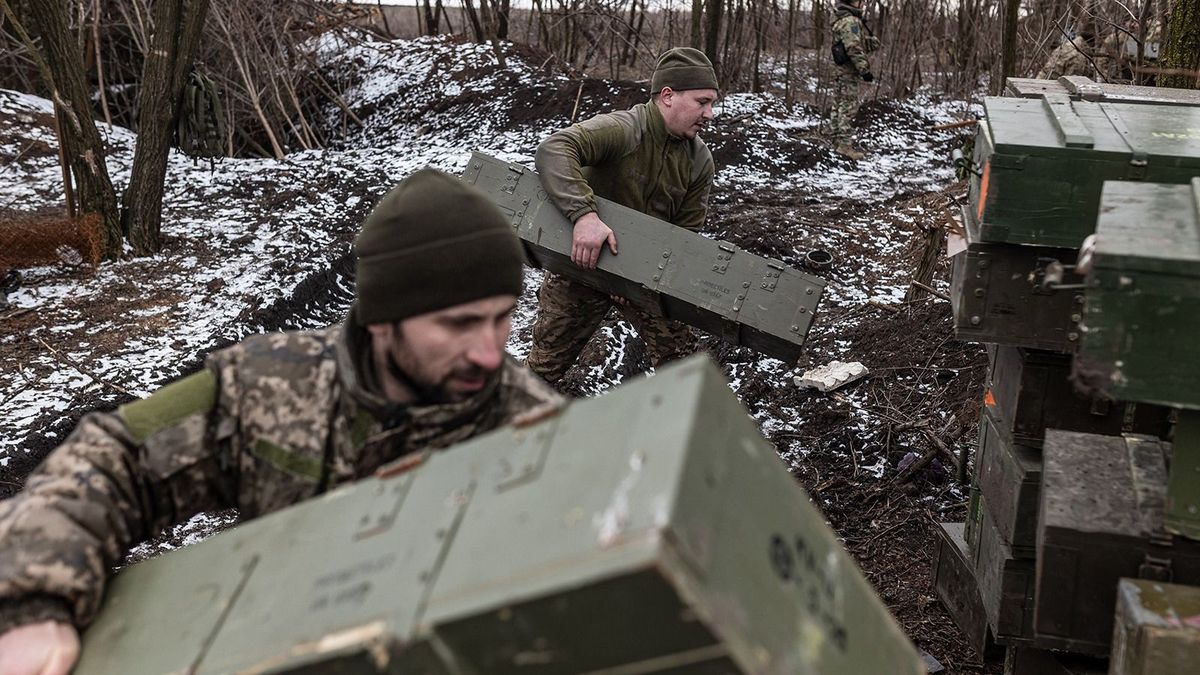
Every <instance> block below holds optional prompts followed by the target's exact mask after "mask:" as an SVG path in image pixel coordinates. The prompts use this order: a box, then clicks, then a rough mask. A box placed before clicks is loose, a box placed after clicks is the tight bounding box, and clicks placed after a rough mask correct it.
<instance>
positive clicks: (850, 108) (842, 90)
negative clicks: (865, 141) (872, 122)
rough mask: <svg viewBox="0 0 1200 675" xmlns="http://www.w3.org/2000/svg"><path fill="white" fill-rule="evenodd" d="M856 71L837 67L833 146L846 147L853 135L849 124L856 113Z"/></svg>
mask: <svg viewBox="0 0 1200 675" xmlns="http://www.w3.org/2000/svg"><path fill="white" fill-rule="evenodd" d="M858 81H859V77H858V71H856V70H854V68H852V67H850V66H839V67H838V69H837V75H836V76H835V77H834V79H833V114H832V119H831V120H830V126H832V127H833V143H834V145H838V146H840V145H848V144H849V143H850V137H851V136H852V135H853V134H854V131H853V129H852V128H851V124H852V123H853V122H854V115H855V113H857V112H858Z"/></svg>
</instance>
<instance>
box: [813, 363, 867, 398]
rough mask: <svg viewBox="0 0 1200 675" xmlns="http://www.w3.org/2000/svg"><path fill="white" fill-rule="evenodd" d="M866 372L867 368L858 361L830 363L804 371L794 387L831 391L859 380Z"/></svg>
mask: <svg viewBox="0 0 1200 675" xmlns="http://www.w3.org/2000/svg"><path fill="white" fill-rule="evenodd" d="M867 372H868V371H867V367H866V366H864V365H863V364H861V363H859V362H858V361H853V362H850V363H842V362H841V361H830V362H829V363H827V364H825V365H823V366H821V367H819V368H813V369H812V370H807V371H805V372H804V374H803V375H801V376H799V377H797V378H796V386H797V387H800V388H801V389H816V390H818V391H833V390H834V389H837V388H839V387H844V386H846V385H847V384H850V383H851V382H857V381H858V380H861V379H862V378H863V377H865V376H866V374H867Z"/></svg>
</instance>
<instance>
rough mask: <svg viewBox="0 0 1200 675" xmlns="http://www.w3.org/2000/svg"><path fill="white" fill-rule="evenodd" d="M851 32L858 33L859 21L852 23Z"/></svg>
mask: <svg viewBox="0 0 1200 675" xmlns="http://www.w3.org/2000/svg"><path fill="white" fill-rule="evenodd" d="M850 32H851V33H854V34H855V35H858V24H857V23H852V24H850Z"/></svg>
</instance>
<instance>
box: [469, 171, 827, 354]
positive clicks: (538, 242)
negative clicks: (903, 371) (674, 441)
mask: <svg viewBox="0 0 1200 675" xmlns="http://www.w3.org/2000/svg"><path fill="white" fill-rule="evenodd" d="M463 180H464V181H465V182H467V183H470V184H472V185H474V186H476V187H478V188H480V189H481V190H483V191H484V192H486V193H487V194H488V196H489V197H491V198H492V199H493V200H494V201H495V202H496V205H497V206H499V207H500V209H501V211H503V212H505V213H506V214H508V215H510V216H511V217H512V223H513V227H514V228H515V229H516V231H517V236H518V237H520V238H521V241H522V242H523V243H524V245H525V250H526V254H527V256H526V257H527V258H528V259H529V260H530V261H531V262H532V263H533V264H536V265H538V266H539V267H542V268H544V269H546V270H549V271H551V272H554V273H555V274H560V275H562V276H564V277H568V278H570V279H572V280H574V281H577V282H579V283H581V284H583V285H585V286H588V287H590V288H595V289H598V290H601V291H603V292H605V293H610V294H614V295H619V296H622V297H624V298H626V299H627V300H628V301H629V302H630V303H631V304H632V305H633V306H635V307H637V308H639V309H642V310H644V311H646V312H648V313H650V314H652V315H655V316H665V317H667V318H669V319H675V320H676V321H682V322H683V323H686V324H688V325H690V326H695V327H696V328H700V329H701V330H705V331H708V332H709V333H712V334H713V335H716V336H717V337H720V338H721V339H723V340H725V341H727V342H731V343H733V344H737V345H743V346H746V347H750V348H752V349H756V350H758V351H761V352H763V353H764V354H767V355H769V356H773V357H775V358H777V359H781V360H783V361H785V362H788V363H792V362H795V361H796V359H797V358H798V357H799V356H800V351H801V348H802V346H803V345H804V340H805V337H806V336H807V335H808V330H809V328H810V327H811V326H812V322H813V320H814V319H815V317H816V312H817V304H818V303H819V302H820V299H821V293H822V292H823V291H824V289H825V282H824V280H822V279H819V278H817V277H814V276H810V275H808V274H804V273H803V272H800V271H798V270H796V269H794V268H792V267H789V266H787V265H785V264H783V263H782V262H780V261H778V260H771V259H768V258H763V257H761V256H757V255H754V254H753V253H751V252H749V251H746V250H744V249H742V248H739V247H737V246H734V245H733V244H731V243H729V242H727V241H714V240H712V239H709V238H707V237H704V236H703V235H701V234H699V233H697V232H692V231H689V230H685V229H683V228H682V227H676V226H674V225H671V224H670V223H666V222H663V221H661V220H658V219H656V218H653V217H651V216H647V215H646V214H644V213H641V212H639V211H635V210H634V209H631V208H627V207H624V206H621V205H620V204H617V203H615V202H612V201H609V200H607V199H602V198H597V200H596V208H597V212H598V213H599V215H600V217H601V218H602V219H603V220H604V222H605V224H607V225H608V226H609V227H611V228H612V230H613V232H614V233H615V234H616V236H617V246H618V250H619V251H620V253H619V254H618V255H613V254H612V253H611V252H609V251H608V248H607V247H605V248H604V249H603V250H602V252H601V254H600V260H599V262H598V263H597V267H596V269H595V270H586V269H583V268H581V267H579V266H578V265H576V264H574V263H572V262H571V258H570V256H571V241H572V225H571V222H570V221H569V220H567V218H566V217H565V216H563V214H562V212H560V211H559V210H558V207H557V206H555V205H554V203H553V201H551V200H550V199H549V198H548V196H547V195H546V192H545V190H543V189H542V183H541V179H539V178H538V176H537V174H536V173H535V172H533V171H532V170H530V169H527V168H525V167H523V166H521V165H520V164H510V163H508V162H501V161H500V160H498V159H495V158H493V157H489V156H487V155H484V154H482V153H478V152H476V153H473V154H472V155H471V161H470V162H468V163H467V169H466V171H464V172H463Z"/></svg>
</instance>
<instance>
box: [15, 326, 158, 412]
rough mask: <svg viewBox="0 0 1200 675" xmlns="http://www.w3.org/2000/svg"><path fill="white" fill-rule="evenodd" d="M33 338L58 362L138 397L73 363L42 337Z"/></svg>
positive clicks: (134, 395) (112, 387) (126, 393)
mask: <svg viewBox="0 0 1200 675" xmlns="http://www.w3.org/2000/svg"><path fill="white" fill-rule="evenodd" d="M33 339H34V340H37V341H38V344H40V345H42V346H43V347H45V348H46V349H47V350H49V351H50V353H51V354H52V355H53V356H54V358H55V359H57V360H58V361H59V362H60V363H65V364H67V365H68V366H70V367H72V368H74V369H75V370H78V371H79V372H80V373H83V374H84V375H87V376H88V377H90V378H92V379H93V380H95V381H96V382H99V383H100V384H103V385H104V386H106V387H108V388H110V389H114V390H116V391H119V392H121V393H122V394H125V395H127V396H132V397H133V398H139V397H138V395H137V394H135V393H133V392H132V391H129V390H128V389H126V388H125V387H122V386H121V385H119V384H116V383H114V382H109V381H108V380H106V379H104V378H103V377H100V376H99V375H97V374H95V373H93V372H91V371H89V370H87V369H85V368H84V367H83V366H81V365H79V364H78V363H75V361H74V360H73V359H71V357H69V356H67V355H66V354H63V353H62V352H60V351H58V350H57V349H55V348H54V347H51V346H50V345H49V344H46V341H45V340H43V339H42V338H40V337H36V336H35V337H34V338H33Z"/></svg>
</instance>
